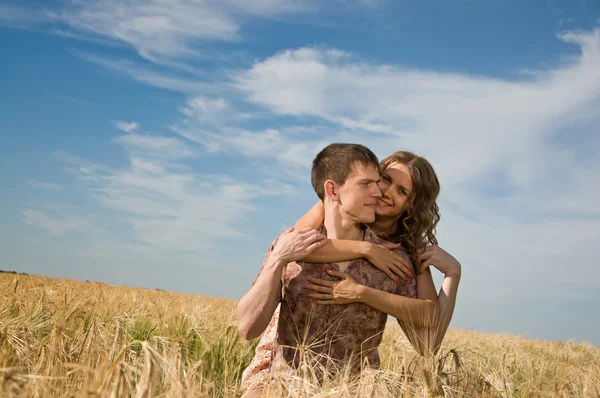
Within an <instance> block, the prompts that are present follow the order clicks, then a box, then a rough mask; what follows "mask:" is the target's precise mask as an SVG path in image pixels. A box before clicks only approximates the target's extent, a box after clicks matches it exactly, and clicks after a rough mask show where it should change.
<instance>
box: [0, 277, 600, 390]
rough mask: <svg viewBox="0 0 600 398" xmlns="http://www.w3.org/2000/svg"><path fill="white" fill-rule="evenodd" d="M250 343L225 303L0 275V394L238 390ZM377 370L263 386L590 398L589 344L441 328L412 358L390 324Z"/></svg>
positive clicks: (596, 372)
mask: <svg viewBox="0 0 600 398" xmlns="http://www.w3.org/2000/svg"><path fill="white" fill-rule="evenodd" d="M255 344H256V341H254V342H246V341H244V340H243V339H240V338H239V335H238V333H237V327H236V320H235V302H234V301H232V300H226V299H215V298H209V297H202V296H197V295H191V294H180V293H168V292H163V291H157V290H149V289H135V288H128V287H121V286H111V285H106V284H101V283H92V282H81V281H71V280H60V279H52V278H46V277H41V276H25V275H17V274H10V273H1V274H0V394H1V395H2V396H9V397H13V396H15V397H16V396H19V397H20V396H33V397H47V396H61V397H62V396H66V397H89V396H94V397H123V396H131V397H139V398H142V397H151V396H154V397H156V396H165V397H172V396H174V397H180V396H198V397H213V396H219V397H236V396H240V395H241V393H242V392H241V391H240V388H239V385H240V378H241V372H242V371H243V369H244V368H245V367H246V366H247V365H248V363H249V362H250V360H251V359H252V357H253V355H254V347H255ZM380 352H381V357H382V367H381V369H380V370H372V369H367V370H365V371H364V372H363V373H362V375H361V377H359V378H352V377H351V376H350V375H349V373H347V372H346V373H345V372H343V371H342V372H340V374H339V375H338V376H337V377H335V378H332V379H327V380H324V381H322V382H320V381H318V380H317V378H316V377H315V376H314V375H311V371H310V369H304V370H303V372H299V373H298V374H293V375H283V374H280V375H275V376H274V377H273V379H272V380H271V382H270V383H269V386H268V387H267V389H266V390H265V391H266V393H267V394H268V395H271V396H283V397H286V396H294V397H300V396H302V397H304V396H305V397H309V396H310V397H312V396H316V397H338V396H343V397H399V396H402V397H415V396H416V397H421V396H452V397H476V396H477V397H479V396H494V397H495V396H498V397H531V396H540V397H555V396H561V397H562V396H573V397H598V396H600V350H598V349H597V348H595V347H594V346H592V345H589V344H575V343H560V342H547V341H541V340H528V339H522V338H519V337H514V336H508V335H493V334H483V333H474V332H467V331H459V330H450V331H449V332H448V335H447V337H446V341H445V342H444V345H443V349H442V350H441V351H440V353H439V354H438V355H437V356H436V357H434V358H429V359H425V358H422V357H420V356H418V355H417V354H416V353H415V351H414V349H413V348H412V347H411V346H410V344H409V343H408V341H407V339H406V338H405V337H404V335H403V333H402V332H401V330H400V328H399V327H398V325H397V324H396V323H394V322H390V323H389V324H388V327H387V328H386V332H385V334H384V339H383V343H382V345H381V347H380Z"/></svg>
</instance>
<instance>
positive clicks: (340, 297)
mask: <svg viewBox="0 0 600 398" xmlns="http://www.w3.org/2000/svg"><path fill="white" fill-rule="evenodd" d="M327 273H328V274H329V275H331V276H335V277H336V278H340V279H341V280H340V281H327V280H324V279H318V278H312V277H309V278H308V279H307V280H308V282H310V284H309V285H306V286H304V288H305V289H307V290H310V291H312V293H308V296H309V297H312V298H315V299H319V301H317V304H325V305H329V304H350V303H355V302H358V301H360V296H361V290H362V288H364V286H363V285H361V284H360V283H358V282H356V281H355V280H354V279H352V277H351V276H350V275H348V274H346V273H343V272H337V271H330V270H327Z"/></svg>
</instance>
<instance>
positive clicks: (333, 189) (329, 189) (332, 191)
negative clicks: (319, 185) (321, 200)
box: [324, 180, 339, 200]
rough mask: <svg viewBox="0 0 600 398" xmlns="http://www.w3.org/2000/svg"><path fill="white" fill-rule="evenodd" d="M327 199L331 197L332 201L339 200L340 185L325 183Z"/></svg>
mask: <svg viewBox="0 0 600 398" xmlns="http://www.w3.org/2000/svg"><path fill="white" fill-rule="evenodd" d="M324 187H325V197H329V198H330V199H331V200H338V197H339V187H338V185H337V184H336V183H335V182H334V181H332V180H327V181H325V185H324Z"/></svg>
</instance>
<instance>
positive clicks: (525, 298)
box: [0, 0, 600, 345]
mask: <svg viewBox="0 0 600 398" xmlns="http://www.w3.org/2000/svg"><path fill="white" fill-rule="evenodd" d="M599 17H600V3H598V2H597V1H585V0H580V1H563V0H555V1H530V2H521V1H500V0H486V1H470V0H457V1H452V0H451V1H447V2H440V1H433V0H423V1H402V2H392V1H383V0H382V1H378V0H371V1H369V0H362V1H359V0H355V1H353V0H334V1H331V2H326V5H325V2H317V1H302V2H298V1H292V0H286V1H274V0H257V1H253V2H246V1H242V0H226V1H224V0H222V1H210V0H205V1H196V2H188V1H182V0H161V1H158V0H154V1H137V0H132V1H128V2H126V3H123V2H119V1H102V2H80V1H75V0H72V1H59V2H56V1H54V2H52V1H45V2H39V3H37V4H36V3H35V2H0V48H1V50H0V51H1V54H2V62H0V81H1V87H2V90H1V92H0V120H2V125H1V134H0V148H2V156H1V157H0V176H1V178H2V182H3V183H2V185H1V187H0V201H1V204H2V206H1V207H0V220H1V221H0V234H1V236H2V237H3V239H1V240H0V252H1V253H2V266H1V267H0V268H2V269H11V270H16V271H21V272H28V273H35V274H44V275H49V276H57V277H68V278H75V279H87V280H97V281H103V282H108V283H119V284H125V285H132V286H141V287H148V288H162V289H168V290H177V291H184V292H192V293H198V294H204V295H211V296H221V297H229V298H234V299H235V298H239V297H240V296H241V295H242V294H243V293H244V292H245V291H246V290H247V289H248V288H249V286H250V284H251V282H252V281H253V280H254V278H255V277H256V274H257V271H258V268H259V266H260V263H261V262H262V259H263V256H264V253H265V251H266V248H267V247H268V245H269V243H270V242H271V240H272V239H273V237H275V236H276V235H277V233H278V232H279V231H281V230H282V229H284V228H286V227H288V226H291V225H292V224H293V223H294V222H295V220H296V219H297V218H298V217H300V215H301V214H303V213H304V212H305V211H306V210H307V209H308V208H310V206H311V205H312V204H313V203H314V202H315V201H316V195H315V194H314V192H313V191H312V188H311V186H310V183H309V172H310V170H309V166H310V162H311V160H312V158H313V157H314V155H315V154H316V153H317V152H318V151H319V150H320V149H321V148H322V147H324V146H325V145H327V144H328V143H330V142H340V141H343V142H359V143H363V144H365V145H368V146H369V147H370V148H372V149H373V150H374V151H375V153H376V154H377V155H378V156H380V157H381V158H383V157H385V156H387V155H388V154H390V153H391V152H393V151H394V150H399V149H408V150H413V151H415V152H417V153H419V154H421V155H423V156H425V157H427V158H428V159H429V160H430V161H431V162H432V163H433V165H434V167H435V168H436V171H437V172H438V175H439V177H440V180H441V183H442V194H441V198H440V207H441V211H442V222H441V224H440V227H439V233H438V237H439V240H440V245H441V246H442V247H443V248H445V249H446V250H448V251H449V252H451V253H452V254H454V255H455V256H456V257H457V258H458V259H459V260H460V261H461V262H462V264H463V270H464V272H463V278H462V282H461V288H460V291H459V299H458V306H457V310H456V313H455V318H454V320H453V324H452V326H453V327H455V328H462V329H470V330H479V331H488V332H507V333H511V334H519V335H525V336H529V337H535V338H542V339H554V340H569V339H574V340H587V341H590V342H592V343H594V344H596V345H600V334H599V331H600V320H599V319H600V317H598V313H599V310H598V306H599V305H600V289H598V288H597V283H598V281H599V280H600V270H599V267H598V265H599V264H598V261H597V259H596V257H595V250H594V248H595V245H596V242H595V238H596V237H597V236H599V235H600V234H599V232H600V211H599V209H598V207H597V206H596V205H595V203H597V200H596V198H597V197H598V195H599V194H600V188H599V187H600V184H598V183H599V182H600V181H599V179H598V176H599V175H600V159H599V158H598V155H597V153H598V150H599V149H600V134H599V126H600V112H599V111H598V109H600V20H599ZM436 281H437V282H438V286H439V281H440V275H439V274H438V275H436Z"/></svg>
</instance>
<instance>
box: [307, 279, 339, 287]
mask: <svg viewBox="0 0 600 398" xmlns="http://www.w3.org/2000/svg"><path fill="white" fill-rule="evenodd" d="M307 280H308V281H309V282H310V283H316V284H317V285H321V286H326V287H329V288H331V287H333V284H334V283H335V282H332V281H327V280H325V279H318V278H308V279H307Z"/></svg>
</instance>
